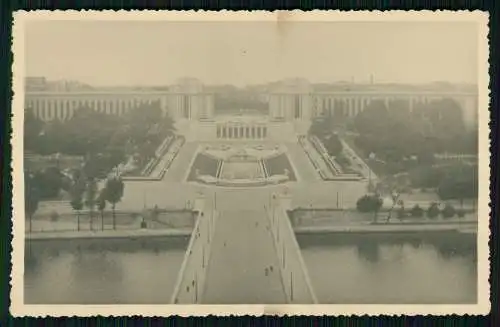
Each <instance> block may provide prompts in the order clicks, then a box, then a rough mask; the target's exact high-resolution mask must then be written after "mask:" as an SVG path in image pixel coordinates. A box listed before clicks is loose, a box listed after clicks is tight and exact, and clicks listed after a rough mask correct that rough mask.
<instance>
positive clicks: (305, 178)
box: [286, 143, 321, 183]
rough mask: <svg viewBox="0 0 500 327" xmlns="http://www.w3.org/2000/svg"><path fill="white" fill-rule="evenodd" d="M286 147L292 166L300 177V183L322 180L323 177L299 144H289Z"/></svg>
mask: <svg viewBox="0 0 500 327" xmlns="http://www.w3.org/2000/svg"><path fill="white" fill-rule="evenodd" d="M286 147H287V150H288V155H289V156H290V160H291V161H292V165H293V166H294V169H295V170H296V171H297V174H298V175H299V177H300V182H304V183H308V182H316V181H320V180H321V177H320V176H319V174H318V173H317V172H316V170H315V168H314V167H313V165H312V163H311V161H310V160H309V158H308V157H307V155H306V154H305V152H304V150H303V149H302V147H301V146H300V145H299V144H296V143H287V144H286Z"/></svg>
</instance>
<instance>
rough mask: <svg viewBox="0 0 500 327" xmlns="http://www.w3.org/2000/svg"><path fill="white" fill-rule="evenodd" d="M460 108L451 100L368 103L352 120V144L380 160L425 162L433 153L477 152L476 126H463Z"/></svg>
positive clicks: (431, 157)
mask: <svg viewBox="0 0 500 327" xmlns="http://www.w3.org/2000/svg"><path fill="white" fill-rule="evenodd" d="M467 124H468V122H465V121H464V118H463V114H462V109H461V108H460V106H459V105H458V104H457V103H456V102H455V101H454V100H452V99H441V100H435V101H431V102H429V103H427V104H422V103H417V104H415V105H414V108H413V110H411V111H410V109H409V105H408V103H407V102H406V101H398V100H395V101H392V102H391V103H389V106H386V104H385V103H384V102H383V101H372V102H371V103H370V104H369V105H368V106H367V107H366V108H365V110H363V111H362V112H361V113H359V114H358V115H357V116H356V117H355V118H354V121H353V124H352V125H353V128H354V129H355V130H356V131H357V132H358V133H359V136H358V137H357V138H356V140H355V142H356V145H357V146H358V147H359V148H361V149H362V150H364V151H365V154H366V155H368V154H370V153H374V154H375V155H376V156H377V157H378V158H379V159H381V160H383V161H392V162H400V161H402V160H404V159H406V158H408V157H411V156H414V157H416V158H417V160H418V161H419V162H424V163H428V162H429V161H432V160H433V155H434V154H436V153H443V152H449V153H472V154H475V153H477V135H478V134H477V127H472V128H471V127H470V126H467Z"/></svg>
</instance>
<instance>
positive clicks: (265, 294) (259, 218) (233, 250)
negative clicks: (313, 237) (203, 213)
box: [203, 191, 286, 304]
mask: <svg viewBox="0 0 500 327" xmlns="http://www.w3.org/2000/svg"><path fill="white" fill-rule="evenodd" d="M252 193H253V192H252ZM262 193H264V192H262ZM217 198H218V199H220V203H217V207H218V210H219V211H220V215H219V218H218V220H217V225H216V229H215V235H214V241H213V244H212V250H211V257H210V262H209V266H208V272H207V280H206V284H205V285H206V289H205V292H204V295H203V303H205V304H284V303H286V299H285V293H284V290H283V283H282V280H281V275H280V272H279V270H278V269H279V268H278V267H279V261H278V257H277V255H276V250H275V249H274V244H273V240H272V237H271V234H270V231H269V230H268V220H267V218H266V216H265V212H264V208H263V205H264V201H263V200H264V199H266V198H267V196H264V197H261V198H259V196H258V195H257V196H255V197H253V196H251V195H250V192H246V191H233V192H227V193H226V192H224V194H223V195H222V194H221V195H219V196H218V197H217ZM218 201H219V200H218ZM222 201H223V202H222ZM249 207H253V209H248V208H249ZM270 266H273V272H269V274H268V276H266V275H265V268H266V267H270Z"/></svg>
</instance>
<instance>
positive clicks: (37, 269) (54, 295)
mask: <svg viewBox="0 0 500 327" xmlns="http://www.w3.org/2000/svg"><path fill="white" fill-rule="evenodd" d="M89 242H91V241H80V244H75V243H74V242H72V243H71V244H70V245H69V246H67V245H65V244H64V243H63V241H50V242H39V241H37V242H35V243H33V244H31V247H30V251H29V252H30V253H29V254H28V256H27V258H26V260H25V275H24V281H25V287H24V297H25V303H28V304H59V303H61V304H114V303H121V304H168V303H170V297H171V295H172V293H173V290H174V285H175V282H176V280H177V275H178V273H179V270H180V267H181V264H182V260H183V259H184V253H185V248H186V247H187V240H175V241H172V240H168V241H164V240H162V241H160V240H151V239H148V241H147V243H145V242H143V241H133V242H132V243H131V242H130V241H121V240H115V241H112V240H106V241H104V242H105V244H97V245H96V244H93V243H90V244H89ZM102 242H103V241H101V243H102Z"/></svg>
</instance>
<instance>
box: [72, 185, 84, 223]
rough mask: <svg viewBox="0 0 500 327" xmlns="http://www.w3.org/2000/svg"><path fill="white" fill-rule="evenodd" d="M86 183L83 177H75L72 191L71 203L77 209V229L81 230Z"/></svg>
mask: <svg viewBox="0 0 500 327" xmlns="http://www.w3.org/2000/svg"><path fill="white" fill-rule="evenodd" d="M84 192H85V184H84V182H83V180H82V179H81V178H79V177H78V178H77V179H74V181H73V185H72V187H71V191H70V196H71V200H70V205H71V207H72V208H73V210H75V211H76V221H77V230H80V211H81V210H82V209H83V193H84Z"/></svg>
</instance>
